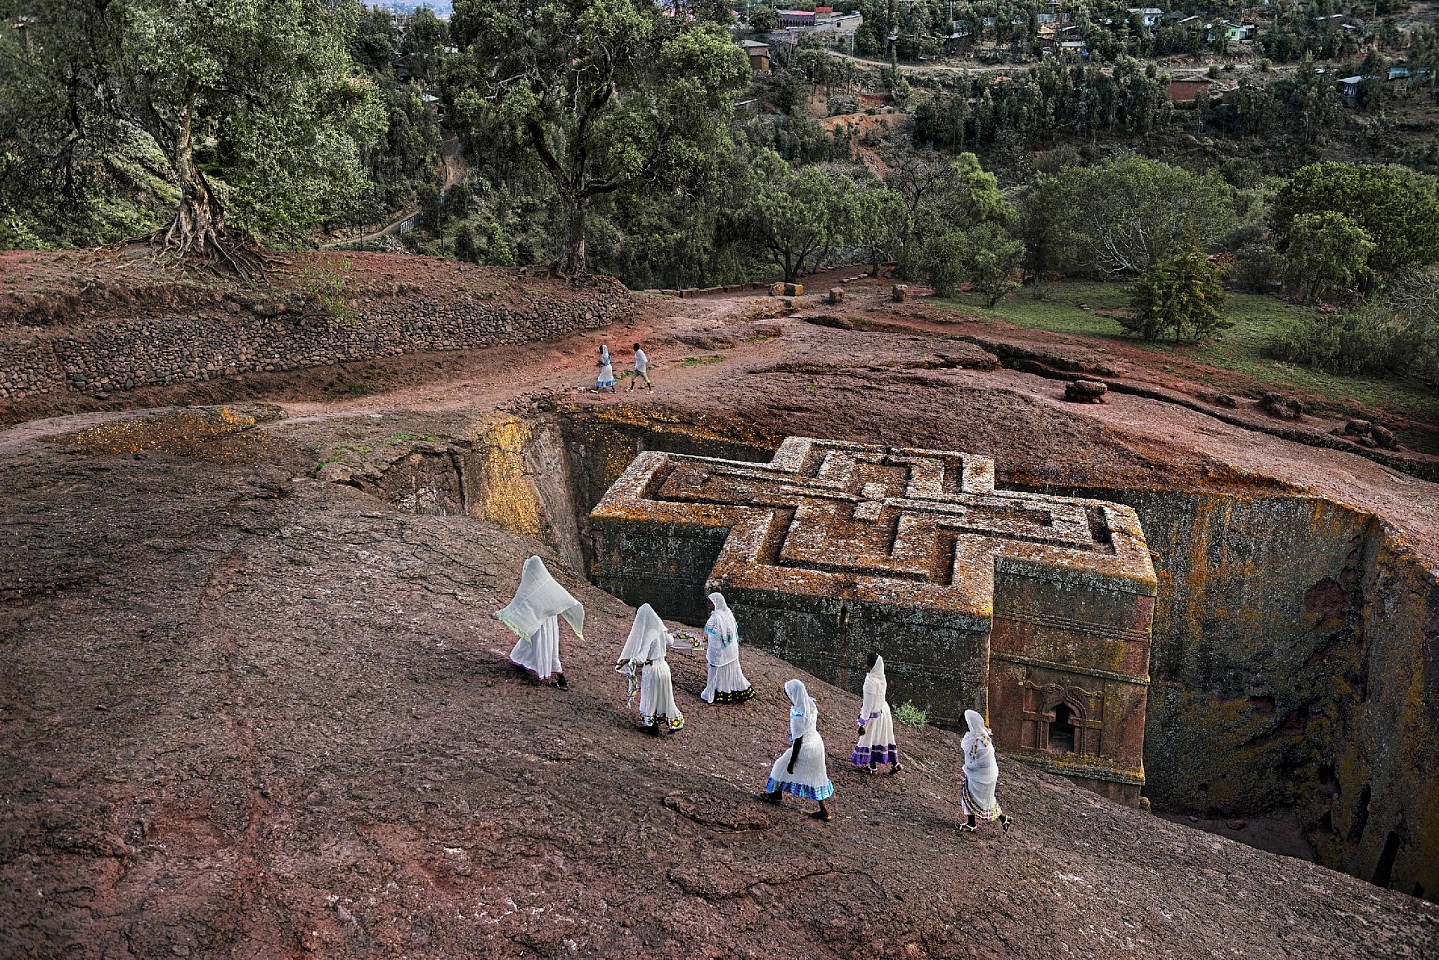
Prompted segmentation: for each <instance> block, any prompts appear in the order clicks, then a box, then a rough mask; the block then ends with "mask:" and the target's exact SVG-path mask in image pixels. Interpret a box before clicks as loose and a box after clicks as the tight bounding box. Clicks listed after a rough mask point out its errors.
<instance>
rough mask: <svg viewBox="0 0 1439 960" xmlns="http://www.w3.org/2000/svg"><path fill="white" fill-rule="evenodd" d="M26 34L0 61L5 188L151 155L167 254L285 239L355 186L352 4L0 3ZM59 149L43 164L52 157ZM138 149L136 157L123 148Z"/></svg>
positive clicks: (215, 251) (364, 101)
mask: <svg viewBox="0 0 1439 960" xmlns="http://www.w3.org/2000/svg"><path fill="white" fill-rule="evenodd" d="M9 7H10V8H11V9H10V10H8V11H7V12H8V13H13V14H15V15H18V16H22V17H24V18H26V21H27V23H28V24H29V26H28V28H27V30H26V38H25V43H24V47H23V49H21V50H19V51H15V53H16V56H15V57H14V58H13V59H12V58H8V57H7V58H0V60H3V61H5V63H6V66H5V67H4V68H3V69H0V73H3V79H0V83H3V84H4V86H5V87H6V88H7V93H8V92H9V91H11V90H13V91H16V92H17V93H21V92H22V91H23V94H22V95H24V94H34V95H35V96H36V98H37V99H36V101H35V102H36V103H39V104H46V105H48V106H50V107H51V108H52V109H53V108H54V107H56V106H59V105H60V104H63V105H64V106H63V108H61V109H59V110H56V111H55V112H53V113H49V114H48V115H46V114H47V111H45V110H36V109H33V108H27V107H26V106H24V105H20V106H18V107H16V106H15V105H14V104H12V102H11V97H10V96H6V97H5V98H4V99H5V101H6V103H7V106H6V108H5V109H4V117H3V129H0V136H3V141H4V143H5V144H6V159H7V163H6V170H5V173H4V181H0V183H3V187H0V189H3V191H4V193H5V194H6V195H8V196H14V194H13V187H14V185H15V182H16V178H23V177H24V176H25V174H26V172H27V171H35V172H37V173H39V174H40V175H41V176H45V177H58V178H60V180H61V181H67V180H68V181H69V186H67V187H66V188H64V189H62V191H61V203H62V205H66V206H68V207H69V209H70V210H71V211H74V212H76V215H81V213H82V212H83V210H84V204H85V202H86V200H89V199H93V196H92V197H88V198H87V197H85V196H83V194H84V193H85V191H86V190H87V189H89V190H90V191H103V190H104V188H105V181H104V180H103V179H101V180H99V181H98V182H96V183H93V184H92V185H91V186H89V187H88V188H87V187H85V186H82V185H81V184H80V183H79V182H78V180H79V177H78V174H77V171H79V170H80V169H81V168H82V167H83V168H84V171H85V174H86V175H87V176H90V177H95V176H97V175H103V173H104V172H105V168H106V167H107V166H110V167H113V166H114V165H115V164H116V163H117V162H122V161H121V160H120V158H123V157H128V156H135V155H136V154H137V150H136V149H135V147H134V145H133V143H132V141H134V140H135V139H136V138H137V137H138V138H144V139H145V140H146V141H148V143H150V144H152V145H153V147H154V148H157V149H154V150H153V153H152V159H151V161H149V162H151V163H153V164H154V165H155V166H157V167H162V168H163V169H164V172H165V175H166V179H167V180H168V182H169V184H170V185H171V186H172V187H173V188H174V190H175V191H176V193H175V200H174V214H173V217H172V218H171V220H170V223H169V225H168V227H166V228H165V229H163V230H162V231H161V234H160V236H161V238H162V239H163V242H164V245H165V246H166V247H167V248H168V249H171V250H174V251H176V252H179V253H196V254H202V255H212V256H221V257H229V256H230V252H229V251H230V250H231V249H232V246H233V245H232V244H231V243H230V242H229V240H228V239H227V237H228V235H229V234H230V233H231V231H235V232H241V233H254V234H260V235H264V236H266V237H270V238H274V239H279V240H282V241H285V240H297V239H299V238H300V236H301V235H302V234H303V233H304V232H305V231H307V230H308V229H309V228H310V227H311V226H312V225H313V224H314V223H315V222H316V221H318V220H319V219H321V218H323V217H325V216H327V215H329V214H331V213H334V212H336V211H338V210H340V209H342V208H343V207H344V206H346V205H347V204H349V203H351V202H353V200H354V198H355V197H356V196H357V195H358V194H359V193H360V191H361V190H362V189H363V188H364V184H365V178H364V171H363V168H362V165H361V162H360V150H361V144H362V143H363V142H366V141H368V140H371V139H373V138H374V137H375V136H377V135H378V134H379V133H380V132H381V131H382V130H383V124H384V120H383V114H382V113H381V111H380V109H379V107H378V105H377V102H376V97H375V93H374V89H373V85H372V84H371V83H370V82H369V81H368V80H367V79H365V78H363V77H361V76H359V75H358V74H357V71H356V69H355V67H354V61H353V60H352V59H351V57H350V53H349V49H348V37H349V29H350V26H351V24H352V22H353V17H354V15H355V13H356V12H357V10H358V6H357V5H356V4H353V3H336V2H332V0H47V2H40V0H11V3H10V4H9ZM57 146H58V147H59V148H60V152H61V154H62V155H64V159H62V160H61V161H60V162H59V163H58V164H57V163H56V159H55V153H54V149H53V148H55V147H57ZM138 152H140V153H143V149H142V150H140V151H138Z"/></svg>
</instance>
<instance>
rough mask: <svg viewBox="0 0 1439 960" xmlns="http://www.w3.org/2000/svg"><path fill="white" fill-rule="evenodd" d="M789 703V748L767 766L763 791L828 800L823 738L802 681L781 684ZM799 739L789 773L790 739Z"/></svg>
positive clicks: (829, 788) (830, 785) (831, 786)
mask: <svg viewBox="0 0 1439 960" xmlns="http://www.w3.org/2000/svg"><path fill="white" fill-rule="evenodd" d="M785 692H786V693H788V694H789V695H790V702H791V704H792V706H791V707H790V711H789V739H790V744H791V745H790V748H789V750H786V751H785V752H784V753H782V754H780V756H779V759H778V760H776V761H775V762H774V767H772V768H771V769H770V772H769V781H768V782H767V783H766V784H765V792H766V793H774V792H776V791H780V790H782V791H784V792H785V793H792V794H794V795H795V796H796V797H799V798H800V799H802V800H828V799H829V798H830V797H832V796H834V784H833V783H832V782H831V781H830V779H829V770H828V768H827V767H826V766H825V753H824V738H823V737H821V736H820V735H819V730H818V729H817V726H816V725H817V724H818V722H819V706H818V705H817V704H816V703H815V702H814V698H813V697H811V696H810V695H809V693H808V691H806V690H805V688H804V684H803V683H801V682H800V681H799V680H791V681H790V682H789V683H786V684H785ZM801 737H802V738H803V740H802V741H801V742H800V747H799V756H798V757H797V758H796V759H795V763H794V773H790V772H789V758H790V754H791V753H792V751H793V750H794V746H793V744H794V741H796V740H800V738H801Z"/></svg>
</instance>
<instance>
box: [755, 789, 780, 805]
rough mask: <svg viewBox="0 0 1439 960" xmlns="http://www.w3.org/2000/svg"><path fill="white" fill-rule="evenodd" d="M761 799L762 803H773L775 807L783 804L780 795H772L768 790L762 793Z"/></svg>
mask: <svg viewBox="0 0 1439 960" xmlns="http://www.w3.org/2000/svg"><path fill="white" fill-rule="evenodd" d="M759 798H760V801H761V802H762V803H772V804H774V805H775V806H779V805H780V803H781V802H782V801H781V800H780V795H779V794H778V793H770V792H769V791H768V790H764V791H761V792H760V795H759Z"/></svg>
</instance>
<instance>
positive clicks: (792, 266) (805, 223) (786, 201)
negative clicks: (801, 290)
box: [739, 150, 854, 282]
mask: <svg viewBox="0 0 1439 960" xmlns="http://www.w3.org/2000/svg"><path fill="white" fill-rule="evenodd" d="M751 171H752V176H753V178H754V185H753V188H752V192H751V194H750V197H749V200H748V201H747V202H746V203H745V204H744V206H743V207H742V208H741V209H740V211H739V221H740V226H741V230H742V232H743V234H744V235H745V236H746V237H747V238H748V240H749V243H750V244H751V245H752V246H753V247H754V248H755V249H757V250H758V251H760V252H761V254H762V255H763V256H765V257H766V258H767V259H769V260H770V262H772V263H773V264H774V265H775V266H777V267H779V268H780V270H782V271H783V272H784V279H785V281H786V282H793V281H795V280H796V279H798V278H799V277H800V276H801V275H803V274H804V273H805V271H807V270H813V269H814V268H815V267H816V266H817V265H818V264H819V263H820V262H822V261H823V260H824V258H825V257H826V256H827V255H828V254H829V252H830V251H831V250H833V249H834V248H835V247H837V246H839V244H841V243H842V242H843V241H844V239H845V237H846V236H847V235H849V233H850V232H851V231H852V226H851V225H852V223H853V216H854V206H853V196H852V194H853V191H852V184H851V183H850V182H849V181H848V180H843V179H835V178H831V177H830V176H828V175H827V174H826V173H825V172H824V171H823V170H821V169H820V168H819V167H813V166H811V167H798V168H795V167H791V166H790V165H789V164H788V163H786V162H785V161H784V160H783V159H782V158H781V157H780V156H779V155H778V154H776V153H774V152H773V151H768V150H766V151H764V152H763V153H760V154H759V155H758V156H756V157H755V158H754V162H753V164H752V165H751Z"/></svg>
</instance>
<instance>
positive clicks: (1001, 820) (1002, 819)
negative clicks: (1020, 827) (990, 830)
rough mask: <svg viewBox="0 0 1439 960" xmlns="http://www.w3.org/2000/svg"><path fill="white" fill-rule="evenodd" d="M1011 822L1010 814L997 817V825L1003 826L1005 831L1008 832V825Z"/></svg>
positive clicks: (1012, 820) (1012, 821) (1012, 819)
mask: <svg viewBox="0 0 1439 960" xmlns="http://www.w3.org/2000/svg"><path fill="white" fill-rule="evenodd" d="M1012 823H1014V818H1013V817H1011V816H1008V815H1005V816H1002V817H1000V818H999V825H1000V826H1001V827H1003V828H1004V832H1005V833H1008V832H1009V825H1010V824H1012Z"/></svg>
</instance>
